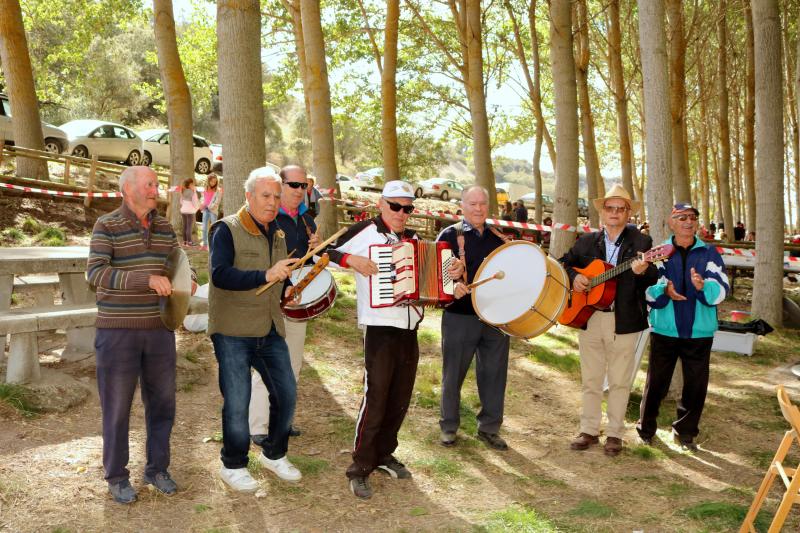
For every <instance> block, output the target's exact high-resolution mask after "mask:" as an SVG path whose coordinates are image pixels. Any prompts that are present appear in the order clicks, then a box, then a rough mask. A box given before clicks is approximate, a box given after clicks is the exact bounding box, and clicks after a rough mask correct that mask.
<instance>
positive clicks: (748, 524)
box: [739, 385, 800, 533]
mask: <svg viewBox="0 0 800 533" xmlns="http://www.w3.org/2000/svg"><path fill="white" fill-rule="evenodd" d="M778 405H780V408H781V413H783V417H784V418H785V419H786V420H787V421H788V422H789V425H790V426H791V429H790V430H789V431H787V432H786V435H784V436H783V440H781V443H780V445H779V446H778V451H777V452H776V453H775V457H774V458H773V459H772V464H771V465H770V467H769V470H768V471H767V474H766V475H765V476H764V480H763V481H762V482H761V486H760V487H759V488H758V492H757V493H756V495H755V498H753V503H752V504H751V505H750V510H749V511H747V516H746V517H745V519H744V522H743V523H742V527H741V528H740V529H739V533H755V531H756V529H755V526H754V522H755V519H756V516H758V510H759V509H760V508H761V505H762V504H763V503H764V500H765V499H766V497H767V494H768V493H769V489H770V487H772V483H773V481H775V478H776V477H777V476H780V478H781V480H782V481H783V484H784V486H785V487H786V491H785V492H784V494H783V498H781V504H780V505H779V506H778V511H777V512H776V513H775V517H774V518H773V519H772V524H770V526H769V530H768V531H769V533H777V532H778V531H780V530H781V528H782V527H783V523H784V522H785V521H786V517H787V516H788V515H789V511H790V510H791V508H792V505H793V504H794V503H795V502H798V501H800V493H799V492H798V491H799V490H800V476H798V475H795V474H796V473H797V472H798V468H789V467H787V466H784V464H783V461H784V459H786V455H787V454H788V453H789V450H790V449H791V447H792V444H794V443H795V442H796V443H797V444H798V446H800V410H799V409H798V408H797V406H795V405H794V404H793V403H792V401H791V400H790V399H789V395H788V394H787V393H786V391H785V390H784V388H783V385H779V386H778ZM798 467H800V465H798Z"/></svg>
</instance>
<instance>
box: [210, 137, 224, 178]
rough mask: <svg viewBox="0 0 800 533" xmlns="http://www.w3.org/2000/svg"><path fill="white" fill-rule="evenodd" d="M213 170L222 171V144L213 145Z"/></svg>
mask: <svg viewBox="0 0 800 533" xmlns="http://www.w3.org/2000/svg"><path fill="white" fill-rule="evenodd" d="M211 170H213V171H214V172H222V145H221V144H212V145H211Z"/></svg>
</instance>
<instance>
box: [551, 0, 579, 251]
mask: <svg viewBox="0 0 800 533" xmlns="http://www.w3.org/2000/svg"><path fill="white" fill-rule="evenodd" d="M570 4H571V0H551V2H550V64H551V69H552V71H553V87H554V89H555V90H554V93H555V104H556V153H557V154H558V164H557V165H556V185H555V200H554V205H553V220H554V221H555V222H560V223H564V224H571V225H575V224H576V223H577V220H578V205H577V198H578V114H577V108H578V97H577V87H576V82H575V59H574V55H573V44H572V13H571V6H570ZM574 241H575V233H573V232H571V231H563V230H559V231H554V232H553V236H552V238H551V240H550V255H551V256H553V257H561V256H562V255H564V254H565V253H566V252H567V251H568V250H569V249H570V247H571V246H572V243H573V242H574Z"/></svg>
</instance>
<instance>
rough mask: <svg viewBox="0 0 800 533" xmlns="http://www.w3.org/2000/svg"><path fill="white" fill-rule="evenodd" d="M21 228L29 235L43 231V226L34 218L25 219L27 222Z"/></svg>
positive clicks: (23, 222) (24, 221)
mask: <svg viewBox="0 0 800 533" xmlns="http://www.w3.org/2000/svg"><path fill="white" fill-rule="evenodd" d="M21 227H22V231H24V232H25V233H27V234H29V235H32V234H34V233H39V232H40V231H42V224H41V223H40V222H39V221H38V220H36V219H35V218H32V217H25V220H23V221H22V226H21Z"/></svg>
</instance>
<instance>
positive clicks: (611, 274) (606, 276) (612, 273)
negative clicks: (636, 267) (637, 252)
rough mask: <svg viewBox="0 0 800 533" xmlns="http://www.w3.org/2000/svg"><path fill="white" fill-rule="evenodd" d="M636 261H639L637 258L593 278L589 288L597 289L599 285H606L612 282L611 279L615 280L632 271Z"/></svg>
mask: <svg viewBox="0 0 800 533" xmlns="http://www.w3.org/2000/svg"><path fill="white" fill-rule="evenodd" d="M636 259H637V258H636V257H634V258H632V259H628V260H627V261H625V262H624V263H621V264H619V265H617V266H615V267H614V268H612V269H610V270H606V271H605V272H603V273H602V274H600V275H599V276H595V277H593V278H592V279H591V281H590V283H589V287H590V288H594V287H597V286H598V285H601V284H603V283H605V282H606V281H608V280H610V279H611V278H615V277H617V276H619V275H620V274H622V273H623V272H625V271H626V270H628V269H630V268H631V265H632V264H633V262H634V261H635V260H636Z"/></svg>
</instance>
